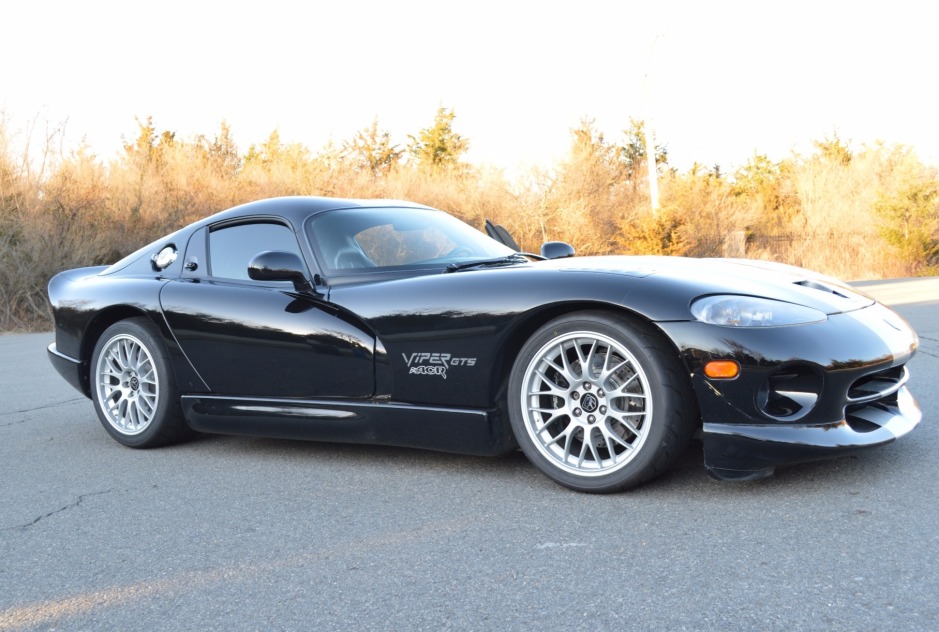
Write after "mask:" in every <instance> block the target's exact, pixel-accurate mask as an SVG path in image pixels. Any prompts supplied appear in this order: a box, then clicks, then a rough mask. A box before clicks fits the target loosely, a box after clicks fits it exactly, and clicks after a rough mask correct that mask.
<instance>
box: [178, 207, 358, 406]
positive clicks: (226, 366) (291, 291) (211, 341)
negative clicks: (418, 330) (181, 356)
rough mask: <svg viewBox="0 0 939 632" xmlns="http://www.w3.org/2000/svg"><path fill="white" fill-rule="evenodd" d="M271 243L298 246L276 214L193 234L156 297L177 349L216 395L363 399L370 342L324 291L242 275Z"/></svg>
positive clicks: (281, 247)
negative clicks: (175, 272)
mask: <svg viewBox="0 0 939 632" xmlns="http://www.w3.org/2000/svg"><path fill="white" fill-rule="evenodd" d="M268 250H283V251H288V252H293V253H296V254H297V255H298V256H300V257H301V259H302V255H301V251H300V248H299V245H298V242H297V237H296V234H295V233H294V231H293V230H292V229H291V228H290V227H289V226H288V225H286V224H284V223H281V222H279V221H276V220H272V219H263V220H252V221H240V222H235V223H231V222H227V223H223V224H220V225H215V226H210V227H205V228H202V229H200V230H199V231H197V232H196V233H194V234H193V236H192V238H191V239H190V242H189V245H188V246H187V250H186V258H185V263H184V268H185V271H184V272H183V274H182V276H181V277H180V278H179V279H177V280H175V281H173V282H170V283H167V284H166V285H165V286H164V288H163V291H162V292H161V295H160V301H161V305H162V307H163V312H164V314H165V317H166V321H167V323H168V325H169V327H170V328H171V330H172V331H173V334H174V335H175V337H176V340H177V341H178V343H179V345H180V347H181V348H182V350H183V352H184V353H185V355H186V357H187V358H188V359H189V361H190V363H191V364H192V365H193V367H194V368H195V369H196V371H198V372H199V374H200V376H201V377H202V379H203V380H204V381H205V383H206V384H207V385H208V386H209V388H210V389H211V391H212V392H213V393H216V394H223V395H236V396H246V397H290V398H321V397H341V398H360V397H368V396H370V395H372V394H373V393H374V389H375V378H374V349H375V340H374V338H373V337H372V336H371V335H370V334H369V333H368V332H366V331H365V330H364V329H363V328H361V327H359V326H357V325H356V324H354V323H352V322H350V319H347V318H342V317H341V314H340V313H339V312H338V311H337V310H336V309H335V308H334V307H332V306H330V305H329V304H328V303H327V302H326V301H325V300H323V298H322V297H320V296H318V295H314V294H311V293H306V292H304V293H300V292H297V291H296V290H295V288H294V286H293V284H292V283H287V282H261V281H253V280H251V279H249V278H248V262H249V261H250V260H251V259H252V258H253V257H254V256H255V255H257V254H258V253H260V252H263V251H268Z"/></svg>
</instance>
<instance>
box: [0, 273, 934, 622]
mask: <svg viewBox="0 0 939 632" xmlns="http://www.w3.org/2000/svg"><path fill="white" fill-rule="evenodd" d="M864 285H865V288H864V289H866V290H867V291H869V292H871V293H874V294H877V295H879V296H883V297H884V298H885V300H887V301H889V302H891V303H892V304H894V305H895V306H896V308H897V309H898V311H899V312H900V313H901V314H903V315H904V316H905V317H906V318H907V319H908V320H910V322H911V323H912V324H913V325H914V327H915V328H916V329H917V331H918V332H919V334H920V336H921V343H922V344H921V347H920V353H919V354H918V355H917V356H916V358H914V360H913V361H912V364H911V371H912V373H913V379H912V390H913V392H914V394H915V395H916V396H917V398H918V399H919V402H920V405H921V406H922V408H923V412H924V420H923V422H922V423H921V424H920V426H919V427H918V428H917V429H916V430H915V431H914V432H913V433H912V434H911V435H909V436H907V437H905V438H904V439H903V440H901V441H898V442H895V443H893V444H890V445H888V446H884V447H882V448H879V449H877V450H873V451H868V452H866V453H864V454H861V455H859V456H856V457H845V458H841V459H837V460H834V461H826V462H822V463H814V464H808V465H800V466H794V467H790V468H786V469H783V470H780V471H779V472H778V473H777V474H776V476H775V477H773V478H771V479H767V480H763V481H757V482H751V483H718V482H714V481H711V480H710V479H708V478H707V476H706V475H705V472H704V469H703V465H702V454H701V447H700V444H694V445H692V447H691V449H689V451H688V452H687V453H686V454H685V455H684V457H683V458H682V460H681V461H680V463H679V464H678V467H677V468H675V470H674V471H672V472H671V473H669V474H667V475H666V476H664V477H662V478H660V479H658V480H656V481H654V482H652V483H651V484H647V485H645V486H644V487H642V488H640V489H638V490H635V491H632V492H629V493H625V494H620V495H615V496H589V495H583V494H577V493H574V492H569V491H566V490H564V489H562V488H561V487H558V486H556V485H554V484H553V483H551V482H550V481H548V480H547V479H546V478H544V477H543V476H541V475H540V474H539V473H538V472H537V471H536V470H535V469H534V468H533V467H532V466H530V465H529V464H528V463H527V462H526V461H525V459H524V458H523V457H522V456H521V455H520V454H515V455H510V456H507V457H503V458H496V459H485V458H473V457H460V456H451V455H443V454H435V453H431V452H420V451H415V450H405V449H393V448H380V447H377V448H376V447H358V446H344V445H330V444H317V443H304V442H287V441H274V440H263V439H245V438H235V437H203V438H201V439H199V440H197V441H194V442H192V443H189V444H186V445H182V446H176V447H171V448H163V449H159V450H152V451H135V450H130V449H127V448H123V447H121V446H120V445H118V444H117V443H116V442H114V441H112V440H111V439H110V438H108V436H107V435H106V434H105V432H104V430H103V429H102V428H101V427H100V426H99V423H98V421H97V418H96V417H95V414H94V412H93V410H92V407H91V403H90V402H89V401H88V400H86V399H84V398H82V397H81V396H79V395H78V393H77V392H75V391H73V390H72V389H71V387H69V386H68V385H67V384H66V383H65V382H64V381H63V380H62V379H61V378H60V377H59V376H58V375H57V374H56V373H55V372H54V371H53V369H52V368H51V365H50V364H49V363H48V361H47V360H46V357H45V346H46V345H47V344H48V343H49V342H50V341H51V334H35V335H8V336H0V630H19V629H24V630H51V629H56V630H148V631H150V630H255V629H258V630H314V629H315V630H329V629H342V630H359V629H373V630H443V629H458V630H489V629H499V630H503V629H504V630H555V629H564V630H591V631H596V630H619V629H636V630H722V631H724V630H787V631H788V630H904V631H906V630H937V629H939V570H937V568H936V565H937V561H939V504H937V500H939V498H937V496H939V495H937V489H939V483H937V478H939V423H937V422H939V395H937V389H936V385H937V380H939V279H925V280H916V281H897V282H888V283H879V284H864Z"/></svg>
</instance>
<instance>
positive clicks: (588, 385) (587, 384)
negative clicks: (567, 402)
mask: <svg viewBox="0 0 939 632" xmlns="http://www.w3.org/2000/svg"><path fill="white" fill-rule="evenodd" d="M590 388H591V386H590V382H587V383H586V384H584V390H585V391H589V390H590Z"/></svg>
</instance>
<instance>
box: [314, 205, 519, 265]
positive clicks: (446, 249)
mask: <svg viewBox="0 0 939 632" xmlns="http://www.w3.org/2000/svg"><path fill="white" fill-rule="evenodd" d="M306 233H307V236H308V238H309V240H310V243H311V244H312V245H313V247H314V248H313V250H314V251H315V252H316V256H317V258H318V260H319V263H320V265H321V266H322V267H323V269H324V270H325V271H326V272H327V273H331V272H336V271H341V270H348V271H359V270H371V271H374V270H375V269H392V268H408V267H446V266H447V265H449V264H460V263H467V262H470V261H475V260H480V259H492V258H494V257H505V256H508V255H511V254H513V252H514V251H513V250H512V249H510V248H508V247H506V246H503V245H502V244H500V243H498V242H497V241H494V240H492V239H490V238H489V237H487V236H486V235H484V234H483V233H481V232H480V231H478V230H476V229H475V228H472V227H470V226H468V225H467V224H464V223H463V222H461V221H460V220H458V219H456V218H455V217H453V216H451V215H448V214H446V213H444V212H443V211H435V210H431V209H415V208H352V209H340V210H336V211H327V212H325V213H319V214H317V215H313V216H312V217H311V218H310V220H309V221H307V224H306Z"/></svg>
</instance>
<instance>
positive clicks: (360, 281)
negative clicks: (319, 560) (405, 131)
mask: <svg viewBox="0 0 939 632" xmlns="http://www.w3.org/2000/svg"><path fill="white" fill-rule="evenodd" d="M382 205H386V206H391V207H397V206H408V207H411V208H420V207H419V206H418V205H410V204H408V203H401V202H373V201H356V200H333V199H327V198H280V199H274V200H263V201H260V202H255V203H251V204H247V205H243V206H241V207H236V208H235V209H231V210H229V211H225V212H223V213H219V214H217V215H214V216H212V217H209V218H206V219H205V220H203V221H200V222H197V223H195V224H193V225H191V226H189V227H186V228H184V229H182V230H180V231H178V232H176V233H174V234H172V235H169V236H167V237H166V238H163V239H161V240H158V241H156V242H154V243H153V244H150V245H148V246H147V247H145V248H143V249H141V250H139V251H138V252H136V253H134V254H133V255H131V256H129V257H127V258H125V259H124V260H122V261H121V262H119V263H118V264H115V265H114V266H111V267H109V268H107V269H105V268H85V269H79V270H72V271H68V272H64V273H62V274H60V275H57V276H56V277H55V278H53V279H52V281H51V282H50V286H49V294H50V299H51V301H52V305H53V308H54V312H55V319H56V342H55V344H54V345H52V346H50V350H49V355H50V359H51V360H52V362H53V364H54V366H55V367H56V369H57V370H58V371H59V372H60V373H61V374H62V375H63V376H65V377H66V379H67V380H68V381H69V382H70V383H71V384H73V385H74V386H76V387H77V388H79V390H81V391H82V392H83V393H85V394H86V395H88V394H89V384H88V371H89V368H88V365H89V361H90V355H91V351H92V349H93V348H94V344H95V341H96V340H97V337H98V336H99V335H100V334H101V332H103V331H104V329H105V328H107V327H108V326H109V325H110V324H112V323H113V322H116V321H118V320H121V319H123V318H129V317H135V316H142V317H145V318H148V319H150V320H151V321H152V322H154V323H155V324H156V325H157V326H158V328H159V330H160V332H161V334H162V336H163V342H164V343H165V345H166V347H167V349H168V351H169V354H170V357H171V358H172V361H173V370H174V373H175V376H176V380H177V382H178V383H179V388H180V392H181V393H182V394H183V408H184V410H185V412H186V417H187V420H188V421H189V423H190V424H191V425H192V426H193V427H194V428H196V429H198V430H203V431H206V432H226V433H235V434H250V435H262V436H276V437H291V438H307V439H317V440H325V441H344V442H362V443H383V444H393V445H402V446H412V447H421V448H428V449H436V450H444V451H452V452H461V453H469V454H498V453H500V452H504V451H507V450H511V449H513V448H514V447H515V443H514V439H513V438H512V436H511V432H510V431H509V429H508V425H507V424H506V423H505V412H506V411H505V406H506V403H505V402H506V399H505V392H504V389H505V384H506V381H507V377H508V374H509V371H510V370H511V367H512V363H513V362H514V360H515V357H516V355H517V353H518V350H519V349H520V348H521V346H522V345H523V344H524V343H525V341H526V340H527V339H528V337H529V336H530V335H531V333H532V332H533V331H534V330H536V329H537V328H538V327H540V326H541V325H543V324H544V323H546V322H548V321H549V320H551V319H552V318H554V317H556V316H559V315H561V314H564V313H568V312H573V311H581V310H610V311H616V312H619V313H626V314H629V315H631V316H632V317H633V318H636V319H640V320H643V321H647V322H650V323H652V324H653V325H654V326H656V327H658V328H659V330H660V331H661V332H662V335H663V338H664V339H666V340H667V341H668V342H669V344H671V345H672V347H673V348H674V352H675V354H676V355H678V356H680V358H681V359H682V361H683V362H684V365H685V366H686V367H687V371H688V379H689V381H690V382H691V384H692V386H693V388H694V392H695V394H696V396H697V404H698V410H699V412H700V415H701V421H702V429H703V440H704V444H705V459H706V465H707V467H708V468H709V471H710V472H711V473H712V474H714V475H715V476H717V477H720V478H730V479H745V478H755V477H759V476H763V475H766V474H768V473H771V472H772V470H773V468H775V467H776V466H778V465H782V464H786V463H791V462H796V461H801V460H807V459H812V458H820V457H827V456H832V455H834V454H839V453H845V452H849V451H853V450H857V449H860V448H862V447H867V446H870V445H877V444H880V443H883V442H885V441H890V440H892V439H893V438H895V437H897V436H900V435H902V434H905V433H906V432H908V431H909V430H910V429H912V427H913V426H915V425H916V423H918V421H919V418H920V413H919V410H918V408H917V407H916V404H915V401H914V400H913V399H912V397H911V396H910V395H909V393H908V392H907V391H906V389H905V387H903V386H902V385H900V386H898V387H897V388H896V389H895V390H894V391H893V392H892V393H891V394H890V395H889V396H888V397H886V398H885V399H884V400H883V401H877V402H868V403H864V404H850V402H849V401H848V394H849V392H850V391H851V389H852V388H856V385H857V384H858V383H859V381H860V382H861V383H863V381H864V380H865V379H868V378H867V376H870V375H872V374H878V375H879V374H881V373H883V372H888V373H889V372H890V371H894V370H896V371H900V370H902V367H903V365H905V364H906V362H908V360H909V359H910V358H911V357H912V355H913V353H914V352H915V349H916V345H917V339H916V335H915V333H914V332H913V331H912V330H911V329H910V328H909V326H908V325H907V324H906V323H905V322H903V321H902V319H900V318H899V317H898V316H896V314H894V313H893V312H891V311H889V310H887V309H886V308H884V307H882V306H880V305H877V304H875V302H874V301H873V300H872V299H870V298H869V297H866V296H863V295H861V294H859V293H857V292H855V291H853V290H851V289H850V288H848V287H847V286H844V285H843V284H840V283H838V282H837V281H834V280H832V279H826V278H822V277H818V276H817V275H813V274H811V273H809V272H807V271H804V270H800V269H796V268H790V267H786V266H775V265H772V264H767V263H765V262H751V261H727V260H694V261H689V260H682V259H674V258H661V257H575V258H564V259H556V260H545V261H538V260H530V261H528V262H527V263H517V264H513V265H506V266H500V267H495V268H471V269H467V270H461V271H458V272H455V273H447V272H446V268H445V266H443V265H442V266H440V267H439V268H436V269H433V268H426V267H425V268H421V269H414V270H404V271H402V270H393V271H382V270H367V271H337V272H335V273H334V274H333V275H332V276H327V275H325V274H324V272H323V270H322V269H321V268H320V267H319V265H318V263H317V258H316V257H315V256H314V254H315V253H314V252H313V250H312V248H311V244H310V243H309V241H308V240H307V239H306V237H305V235H304V232H303V227H304V225H305V222H306V221H307V219H308V218H309V216H310V215H312V214H315V213H319V212H324V211H328V210H335V209H339V208H367V207H374V206H382ZM251 220H263V221H276V222H279V223H282V224H284V225H286V226H288V227H289V228H290V229H291V230H292V231H293V233H294V234H295V236H296V238H297V244H296V245H297V248H298V252H300V253H301V254H302V256H303V260H302V261H301V260H299V259H297V258H296V256H295V255H290V253H285V252H283V253H280V254H277V253H270V252H268V253H262V252H258V253H254V255H256V256H254V258H253V259H252V263H251V266H250V267H251V269H252V272H250V273H249V274H246V275H245V278H244V279H238V280H232V279H219V278H214V277H212V276H210V275H209V267H210V266H209V265H208V263H209V259H210V254H211V253H210V252H209V248H208V246H207V244H208V241H209V240H208V236H209V234H210V231H213V230H217V229H221V228H223V227H225V226H230V225H233V224H237V223H239V222H246V221H251ZM167 245H172V246H174V247H175V248H177V249H178V250H179V256H178V257H177V258H176V260H175V261H174V262H173V263H172V264H171V265H169V266H168V267H167V268H166V269H164V270H156V269H155V266H154V264H153V262H152V260H151V258H152V256H153V254H154V253H156V252H159V251H160V250H161V249H163V248H164V247H166V246H167ZM557 251H558V252H562V251H563V249H560V248H558V249H557ZM298 263H299V266H298ZM246 272H247V271H246ZM248 276H250V278H248ZM712 294H739V295H745V296H759V297H765V298H770V299H775V300H780V301H786V302H790V303H796V304H799V305H805V306H809V307H812V308H814V309H817V310H819V311H821V312H824V313H825V314H828V318H827V320H825V321H824V322H820V323H816V324H812V325H798V326H789V327H773V328H754V329H748V328H728V327H718V326H714V325H708V324H705V323H702V322H698V321H695V320H694V319H693V318H692V317H691V314H690V311H689V310H690V305H691V304H692V302H693V301H694V300H695V299H696V298H699V297H701V296H707V295H712ZM711 359H733V360H735V361H737V362H738V363H739V364H740V366H741V374H740V376H739V377H737V378H736V379H734V380H718V379H711V378H707V377H706V376H705V375H704V373H703V367H704V365H705V364H706V363H707V362H708V361H709V360H711ZM884 374H885V375H887V373H884ZM790 375H796V376H797V377H798V379H797V380H795V381H792V383H793V384H797V385H804V384H810V385H817V386H818V388H817V390H818V391H819V393H818V397H817V401H815V402H814V403H813V404H812V405H811V406H806V407H805V408H803V409H802V410H800V411H799V412H798V413H796V414H793V415H790V416H788V417H787V416H785V415H782V416H775V417H774V416H773V415H771V414H767V409H768V408H769V409H770V410H772V407H771V406H769V407H768V406H767V404H766V402H763V401H761V398H764V399H765V397H766V393H767V392H769V393H770V397H772V396H773V393H774V391H772V387H767V385H768V384H769V385H774V384H777V383H781V384H785V383H787V382H786V381H785V380H787V379H791V378H790V377H789V376H790ZM889 375H890V376H891V378H892V376H893V373H889ZM799 388H805V387H804V386H799ZM813 388H814V387H813ZM778 390H779V391H780V392H785V389H784V388H783V387H780V388H779V389H778ZM809 390H811V389H809ZM874 409H876V410H877V411H879V412H877V413H876V414H879V415H881V417H883V415H887V416H889V418H882V419H880V421H881V422H882V423H881V424H880V425H877V424H875V425H876V428H872V427H869V426H866V425H865V424H864V423H863V422H861V421H857V420H858V419H861V418H862V417H863V416H864V415H870V414H874V413H873V412H872V410H874ZM852 420H853V421H852Z"/></svg>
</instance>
